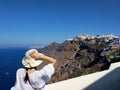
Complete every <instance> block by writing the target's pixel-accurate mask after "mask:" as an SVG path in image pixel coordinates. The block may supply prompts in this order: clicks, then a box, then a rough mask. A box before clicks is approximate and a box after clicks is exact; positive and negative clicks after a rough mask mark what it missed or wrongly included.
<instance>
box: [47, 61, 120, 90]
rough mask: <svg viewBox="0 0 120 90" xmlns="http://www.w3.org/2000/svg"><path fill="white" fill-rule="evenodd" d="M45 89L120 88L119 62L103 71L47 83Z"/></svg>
mask: <svg viewBox="0 0 120 90" xmlns="http://www.w3.org/2000/svg"><path fill="white" fill-rule="evenodd" d="M45 90H120V62H117V63H113V64H111V66H110V68H109V69H108V70H105V71H101V72H96V73H93V74H88V75H84V76H80V77H77V78H73V79H69V80H64V81H60V82H57V83H53V84H48V85H46V86H45Z"/></svg>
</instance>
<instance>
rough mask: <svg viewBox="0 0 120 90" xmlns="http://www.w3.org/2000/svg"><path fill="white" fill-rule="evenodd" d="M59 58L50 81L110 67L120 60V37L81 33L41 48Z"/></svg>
mask: <svg viewBox="0 0 120 90" xmlns="http://www.w3.org/2000/svg"><path fill="white" fill-rule="evenodd" d="M39 52H42V53H44V54H47V55H49V56H52V57H54V58H56V59H57V60H58V65H56V73H55V74H54V76H53V78H52V80H51V81H50V82H49V83H53V82H58V81H62V80H66V79H70V78H74V77H78V76H82V75H87V74H90V73H94V72H99V71H103V70H106V69H108V68H109V66H110V64H111V63H114V62H119V61H120V37H119V36H115V35H112V34H111V35H101V36H100V35H97V36H91V35H81V36H76V37H75V38H73V39H67V40H65V41H64V42H63V43H61V44H59V43H56V42H53V43H51V44H50V45H48V46H46V47H44V48H42V49H40V50H39Z"/></svg>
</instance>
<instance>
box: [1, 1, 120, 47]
mask: <svg viewBox="0 0 120 90" xmlns="http://www.w3.org/2000/svg"><path fill="white" fill-rule="evenodd" d="M111 33H112V34H115V35H120V0H0V47H8V46H12V47H14V46H31V45H46V44H49V43H51V42H60V43H61V42H63V41H64V40H66V39H68V38H74V37H75V36H78V35H82V34H90V35H102V34H111Z"/></svg>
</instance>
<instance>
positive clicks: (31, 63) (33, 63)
mask: <svg viewBox="0 0 120 90" xmlns="http://www.w3.org/2000/svg"><path fill="white" fill-rule="evenodd" d="M42 62H43V61H42V60H35V59H33V58H31V57H24V58H23V60H22V64H23V66H24V67H26V68H32V67H37V66H38V65H40V64H41V63H42Z"/></svg>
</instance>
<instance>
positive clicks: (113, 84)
mask: <svg viewBox="0 0 120 90" xmlns="http://www.w3.org/2000/svg"><path fill="white" fill-rule="evenodd" d="M84 90H120V67H118V68H116V69H114V70H113V71H111V72H110V73H108V74H107V75H105V76H104V77H102V78H101V79H99V80H97V81H96V82H94V83H93V84H91V85H90V86H88V87H86V88H85V89H84Z"/></svg>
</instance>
